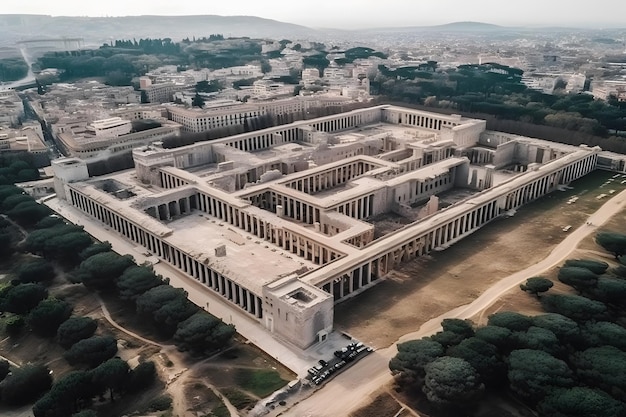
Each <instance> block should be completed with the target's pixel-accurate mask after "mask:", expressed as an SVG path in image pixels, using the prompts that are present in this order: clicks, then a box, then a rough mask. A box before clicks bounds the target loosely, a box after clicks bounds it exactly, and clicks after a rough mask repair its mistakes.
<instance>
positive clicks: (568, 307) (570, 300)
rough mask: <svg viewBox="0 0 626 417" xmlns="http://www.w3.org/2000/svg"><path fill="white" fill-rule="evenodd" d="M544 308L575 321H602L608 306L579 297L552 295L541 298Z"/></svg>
mask: <svg viewBox="0 0 626 417" xmlns="http://www.w3.org/2000/svg"><path fill="white" fill-rule="evenodd" d="M541 305H542V306H543V308H544V309H545V310H546V311H548V312H551V313H559V314H562V315H564V316H565V317H569V318H570V319H572V320H575V321H587V320H602V319H603V318H604V317H605V316H606V306H605V305H604V304H603V303H601V302H599V301H594V300H590V299H588V298H585V297H581V296H579V295H567V294H550V295H546V296H544V297H542V298H541Z"/></svg>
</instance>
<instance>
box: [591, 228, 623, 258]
mask: <svg viewBox="0 0 626 417" xmlns="http://www.w3.org/2000/svg"><path fill="white" fill-rule="evenodd" d="M596 243H597V244H598V245H600V246H602V247H603V248H604V250H606V251H607V252H610V253H612V254H613V256H615V259H618V258H619V257H620V256H622V255H624V254H626V235H624V234H622V233H615V232H600V233H598V234H597V235H596Z"/></svg>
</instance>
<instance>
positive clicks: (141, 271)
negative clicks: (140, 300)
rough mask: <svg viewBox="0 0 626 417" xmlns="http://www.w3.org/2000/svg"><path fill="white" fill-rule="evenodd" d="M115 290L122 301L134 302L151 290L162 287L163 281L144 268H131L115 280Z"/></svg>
mask: <svg viewBox="0 0 626 417" xmlns="http://www.w3.org/2000/svg"><path fill="white" fill-rule="evenodd" d="M116 284H117V289H118V291H119V293H120V298H122V299H123V300H136V299H137V297H139V296H140V295H142V294H143V293H145V292H146V291H148V290H149V289H151V288H154V287H157V286H159V285H163V280H162V279H161V278H159V277H158V276H156V275H155V274H154V272H152V270H151V269H149V268H147V267H145V266H131V267H129V268H127V269H126V270H125V271H124V273H123V274H122V275H121V276H120V277H119V278H118V279H117V282H116Z"/></svg>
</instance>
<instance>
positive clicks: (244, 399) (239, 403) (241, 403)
mask: <svg viewBox="0 0 626 417" xmlns="http://www.w3.org/2000/svg"><path fill="white" fill-rule="evenodd" d="M222 394H224V397H226V398H228V401H230V403H231V404H232V405H233V406H234V407H235V408H236V409H237V410H244V409H246V408H248V407H251V406H253V405H254V404H255V403H256V400H255V399H254V398H250V397H248V396H247V395H246V394H245V393H243V392H241V391H239V390H238V389H236V388H226V389H224V390H222Z"/></svg>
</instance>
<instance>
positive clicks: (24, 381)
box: [0, 364, 52, 406]
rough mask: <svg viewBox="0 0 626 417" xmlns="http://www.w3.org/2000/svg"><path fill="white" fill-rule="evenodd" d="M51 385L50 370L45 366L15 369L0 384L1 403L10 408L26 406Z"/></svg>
mask: <svg viewBox="0 0 626 417" xmlns="http://www.w3.org/2000/svg"><path fill="white" fill-rule="evenodd" d="M51 385H52V377H51V376H50V370H49V369H48V367H46V366H45V365H39V364H36V365H24V366H22V367H21V368H15V369H13V371H12V372H11V375H9V376H7V377H6V378H5V379H4V380H3V381H2V382H0V393H1V396H2V402H3V403H4V404H6V405H12V406H13V405H24V404H28V403H30V402H31V401H34V400H35V399H36V398H38V397H39V396H40V395H41V394H42V393H44V392H46V391H47V390H49V389H50V386H51Z"/></svg>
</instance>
